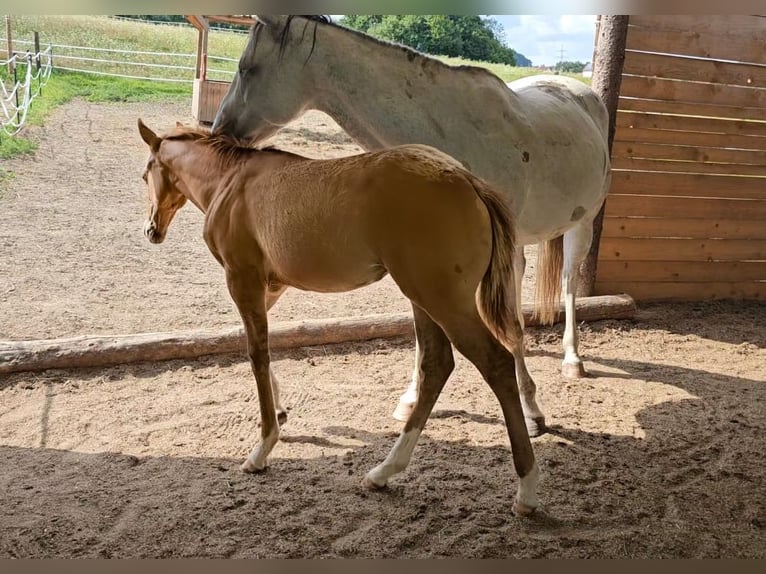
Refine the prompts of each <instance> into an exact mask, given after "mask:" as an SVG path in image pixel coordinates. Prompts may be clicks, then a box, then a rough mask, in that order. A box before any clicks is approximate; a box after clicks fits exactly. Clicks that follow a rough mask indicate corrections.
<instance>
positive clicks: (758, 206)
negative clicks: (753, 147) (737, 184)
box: [606, 193, 766, 221]
mask: <svg viewBox="0 0 766 574" xmlns="http://www.w3.org/2000/svg"><path fill="white" fill-rule="evenodd" d="M670 214H672V215H673V216H674V217H683V218H687V219H730V220H736V221H743V220H753V219H755V220H766V201H760V200H745V199H713V198H704V199H703V198H697V197H669V196H662V195H657V196H649V195H630V194H614V193H610V195H609V196H608V197H607V200H606V215H607V216H608V217H624V216H644V217H668V215H670Z"/></svg>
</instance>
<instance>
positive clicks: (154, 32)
mask: <svg viewBox="0 0 766 574" xmlns="http://www.w3.org/2000/svg"><path fill="white" fill-rule="evenodd" d="M11 25H12V38H13V40H14V42H15V44H14V48H15V50H16V51H24V50H31V49H32V45H31V41H32V39H33V35H34V32H39V34H40V44H41V48H42V49H45V48H46V47H47V46H48V45H49V44H54V45H55V49H54V52H53V53H54V56H53V57H54V65H60V66H64V65H66V66H69V67H80V68H83V69H92V70H94V71H100V72H110V73H118V74H119V73H121V74H126V73H128V75H130V74H131V73H132V74H135V75H140V74H136V67H135V66H134V65H133V64H131V63H130V62H142V63H143V64H146V63H151V64H165V65H169V66H177V67H178V68H186V69H165V68H162V69H161V71H156V69H154V71H153V72H152V76H153V77H156V76H155V75H156V74H160V76H159V77H168V78H174V79H184V80H187V82H184V83H177V82H162V81H145V80H134V79H127V78H114V77H108V76H99V75H92V74H85V73H78V72H67V71H64V70H60V69H56V68H54V71H53V73H52V74H51V78H50V80H49V82H48V84H47V86H45V88H44V90H43V93H42V95H41V96H40V97H38V98H37V99H36V100H35V101H34V103H33V105H32V107H31V109H30V113H29V116H28V119H27V121H28V123H29V124H31V125H41V124H43V123H44V121H45V118H46V117H47V116H48V114H49V113H50V111H51V110H52V109H54V108H55V107H56V106H59V105H61V104H63V103H65V102H67V101H69V100H71V99H72V98H75V97H82V98H86V99H88V100H91V101H98V102H136V101H157V100H167V99H177V100H184V99H189V100H190V99H191V80H192V79H193V72H192V71H190V70H188V68H189V67H190V66H193V65H194V54H196V49H197V31H196V29H194V28H193V27H191V26H172V25H153V24H144V23H140V22H128V21H124V20H118V19H114V18H110V17H108V16H29V15H27V16H13V17H12V20H11ZM246 41H247V36H246V34H243V33H237V32H224V31H216V30H211V32H210V35H209V40H208V54H209V64H208V71H209V73H208V77H209V78H211V79H228V78H229V77H230V74H231V72H233V71H234V70H235V69H236V65H237V64H236V61H228V60H218V59H214V57H221V58H229V59H231V60H236V59H238V58H239V56H240V54H241V53H242V50H243V48H244V46H245V43H246ZM73 47H88V48H100V49H109V50H124V51H132V52H156V53H159V54H162V55H131V54H120V56H119V57H120V59H121V60H124V62H123V63H120V64H114V63H113V64H105V63H103V62H92V61H72V60H67V59H66V56H67V55H70V56H72V55H76V56H80V57H89V58H92V59H101V58H103V59H111V58H115V59H116V57H114V56H109V55H104V56H99V53H98V52H95V53H94V52H93V51H83V50H80V51H78V50H77V49H76V48H73ZM5 49H6V43H5V39H4V38H3V39H1V40H0V59H5V58H6V57H7V54H6V52H5ZM440 59H442V60H443V61H445V62H447V63H448V64H451V65H461V64H471V65H475V66H482V67H485V68H488V69H489V70H490V71H492V72H493V73H494V74H496V75H497V76H499V77H500V78H501V79H503V80H504V81H506V82H509V81H512V80H515V79H517V78H521V77H524V76H529V75H532V74H536V73H539V71H538V70H537V69H535V68H517V67H513V66H507V65H503V64H491V63H487V62H473V61H469V60H463V59H459V58H440ZM139 69H140V68H139ZM145 69H146V70H149V71H146V72H144V73H146V74H149V73H150V72H151V71H152V68H145ZM216 74H218V75H217V76H216ZM574 77H577V78H578V79H581V80H583V81H587V80H584V79H583V78H582V77H581V76H574ZM0 78H2V79H3V81H5V82H6V84H7V83H8V81H9V78H8V75H7V73H5V71H4V70H0ZM34 149H35V144H34V143H33V142H32V141H30V140H27V139H25V138H24V133H23V131H22V132H21V134H19V135H17V136H14V137H7V136H4V135H3V136H2V137H0V158H9V157H14V156H17V155H19V154H24V153H30V152H33V151H34ZM0 185H2V184H1V183H0Z"/></svg>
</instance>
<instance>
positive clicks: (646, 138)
mask: <svg viewBox="0 0 766 574" xmlns="http://www.w3.org/2000/svg"><path fill="white" fill-rule="evenodd" d="M614 141H615V142H617V141H622V142H643V143H656V144H670V145H690V146H701V147H717V148H733V149H745V150H755V151H763V150H764V149H766V146H764V142H766V138H760V137H749V136H740V135H726V134H709V133H708V134H705V133H695V132H680V131H671V130H653V129H640V128H628V127H620V126H618V127H617V128H616V131H615V135H614Z"/></svg>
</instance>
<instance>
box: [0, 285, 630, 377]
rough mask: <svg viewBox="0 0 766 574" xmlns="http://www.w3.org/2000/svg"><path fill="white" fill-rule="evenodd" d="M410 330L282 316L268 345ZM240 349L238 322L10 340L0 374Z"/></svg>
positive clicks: (589, 317)
mask: <svg viewBox="0 0 766 574" xmlns="http://www.w3.org/2000/svg"><path fill="white" fill-rule="evenodd" d="M576 309H577V319H578V321H596V320H599V319H626V318H631V317H634V316H635V314H636V304H635V302H634V301H633V299H631V298H630V297H628V296H627V295H608V296H601V297H583V298H580V299H577V301H576ZM532 311H533V306H532V305H524V318H525V321H526V323H527V325H530V324H532V323H533V322H534V320H533V317H532ZM563 313H564V309H563V306H562V307H561V308H560V309H559V314H558V317H557V319H558V318H561V317H563ZM413 332H414V329H413V324H412V317H411V315H410V314H409V313H397V314H390V315H387V314H384V315H368V316H364V317H358V318H344V319H317V320H306V321H287V322H282V323H274V324H272V325H271V326H270V328H269V344H270V347H271V348H272V349H274V350H278V349H289V348H294V347H306V346H312V345H331V344H336V343H345V342H349V341H362V340H368V339H377V338H391V337H400V336H409V337H411V336H412V335H413ZM244 350H245V336H244V333H243V330H242V327H231V328H229V329H225V330H211V329H197V330H193V331H178V332H171V333H143V334H138V335H114V336H111V337H109V336H93V337H88V336H85V337H70V338H66V339H49V340H37V341H11V342H4V343H0V374H7V373H13V372H20V371H40V370H44V369H70V368H83V367H106V366H110V365H117V364H122V363H136V362H146V361H165V360H170V359H189V358H193V357H198V356H201V355H211V354H221V353H241V352H244Z"/></svg>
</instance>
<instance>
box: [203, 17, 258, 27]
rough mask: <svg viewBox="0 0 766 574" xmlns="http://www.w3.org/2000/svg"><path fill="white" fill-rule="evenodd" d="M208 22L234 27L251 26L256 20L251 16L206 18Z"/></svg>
mask: <svg viewBox="0 0 766 574" xmlns="http://www.w3.org/2000/svg"><path fill="white" fill-rule="evenodd" d="M206 18H207V19H208V20H209V21H210V22H222V23H224V24H234V25H235V26H248V27H250V26H252V25H253V24H255V22H256V19H255V18H253V17H251V16H212V15H209V16H206Z"/></svg>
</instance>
